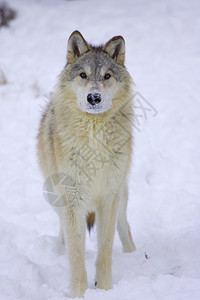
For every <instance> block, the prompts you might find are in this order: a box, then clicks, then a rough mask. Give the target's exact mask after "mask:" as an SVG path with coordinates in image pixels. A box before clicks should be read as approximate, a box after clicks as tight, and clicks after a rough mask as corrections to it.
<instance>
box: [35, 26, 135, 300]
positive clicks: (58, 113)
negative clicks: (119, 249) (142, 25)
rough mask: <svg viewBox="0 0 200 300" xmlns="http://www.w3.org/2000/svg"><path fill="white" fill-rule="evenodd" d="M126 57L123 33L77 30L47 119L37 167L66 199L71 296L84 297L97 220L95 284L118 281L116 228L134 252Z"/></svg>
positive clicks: (59, 209) (63, 229)
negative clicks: (94, 40) (104, 36)
mask: <svg viewBox="0 0 200 300" xmlns="http://www.w3.org/2000/svg"><path fill="white" fill-rule="evenodd" d="M124 60H125V41H124V38H123V37H122V36H115V37H113V38H111V39H110V40H109V41H108V42H107V43H106V44H104V45H100V46H93V45H91V44H89V43H87V42H86V40H85V39H84V38H83V36H82V34H81V33H80V32H79V31H74V32H73V33H72V34H71V36H70V37H69V40H68V45H67V63H66V65H65V67H64V69H63V71H62V72H61V74H60V76H59V79H58V83H57V85H56V87H55V91H54V94H53V95H52V97H51V99H50V101H49V103H48V105H47V107H46V109H45V111H44V113H43V115H42V117H41V122H40V128H39V133H38V147H37V149H38V158H39V165H40V168H41V170H42V173H43V175H44V178H45V179H46V178H51V182H52V181H53V182H54V183H55V191H56V195H58V196H59V199H60V200H59V201H60V202H59V205H52V206H53V207H54V209H55V211H56V213H57V214H58V216H59V220H60V235H61V238H62V240H63V242H64V244H65V245H66V248H67V255H68V258H69V266H70V296H71V297H83V296H84V293H85V291H86V289H87V286H88V285H87V273H86V268H85V261H84V251H85V233H86V227H88V229H89V230H90V229H91V227H92V226H93V225H94V222H96V226H97V245H98V253H97V259H96V276H95V286H96V287H97V288H101V289H105V290H108V289H110V288H111V287H112V274H111V273H112V272H111V268H112V248H113V240H114V234H115V229H116V228H117V231H118V233H119V237H120V240H121V242H122V246H123V251H124V252H132V251H134V250H135V244H134V242H133V239H132V235H131V231H130V227H129V224H128V221H127V215H126V211H127V200H128V187H127V177H128V173H129V168H130V163H131V153H132V142H133V141H132V140H133V138H132V127H133V126H132V120H133V105H132V99H133V91H132V86H133V81H132V78H131V76H130V75H129V73H128V71H127V70H126V68H125V65H124ZM72 195H73V196H72ZM54 196H55V195H54ZM49 201H50V200H49ZM51 203H52V202H51ZM54 204H55V201H54Z"/></svg>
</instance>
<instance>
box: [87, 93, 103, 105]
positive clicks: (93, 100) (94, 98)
mask: <svg viewBox="0 0 200 300" xmlns="http://www.w3.org/2000/svg"><path fill="white" fill-rule="evenodd" d="M87 101H88V102H89V103H90V104H91V105H95V104H98V103H99V102H101V95H100V94H99V93H90V94H88V95H87Z"/></svg>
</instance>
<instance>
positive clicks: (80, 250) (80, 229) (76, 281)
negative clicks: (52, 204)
mask: <svg viewBox="0 0 200 300" xmlns="http://www.w3.org/2000/svg"><path fill="white" fill-rule="evenodd" d="M61 218H62V222H61V224H62V227H63V234H64V240H65V245H66V247H67V248H68V257H69V264H70V273H71V274H70V275H71V286H70V287H71V294H70V296H71V297H83V295H84V293H85V290H86V289H87V274H86V270H85V261H84V253H85V218H84V217H83V214H82V213H81V211H80V210H79V209H78V208H77V207H76V208H73V209H72V208H66V207H65V208H63V210H62V214H61Z"/></svg>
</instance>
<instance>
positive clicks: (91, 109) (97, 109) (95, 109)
mask: <svg viewBox="0 0 200 300" xmlns="http://www.w3.org/2000/svg"><path fill="white" fill-rule="evenodd" d="M87 108H88V109H87V112H88V113H91V114H98V113H101V112H103V111H104V110H103V107H102V105H99V104H95V105H88V107H87Z"/></svg>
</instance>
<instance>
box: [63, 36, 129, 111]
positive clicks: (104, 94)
mask: <svg viewBox="0 0 200 300" xmlns="http://www.w3.org/2000/svg"><path fill="white" fill-rule="evenodd" d="M124 59H125V42H124V39H123V37H121V36H115V37H113V38H112V39H110V40H109V41H108V42H107V43H106V44H105V45H102V46H99V47H94V46H92V45H90V44H88V43H87V42H86V41H85V39H84V38H83V36H82V35H81V33H80V32H79V31H74V32H73V33H72V34H71V36H70V37H69V40H68V47H67V65H66V67H65V69H64V71H63V73H62V83H63V84H64V82H65V81H68V83H69V86H70V89H71V90H72V91H73V93H74V94H75V98H76V102H77V103H76V105H78V107H79V108H80V109H81V110H82V111H84V112H88V113H91V114H98V113H103V112H106V111H107V110H108V109H109V108H110V107H111V105H112V102H113V99H114V98H115V96H116V95H117V93H118V91H119V89H120V87H121V85H122V82H123V83H124V85H126V86H128V84H129V82H130V76H129V74H128V72H127V71H126V69H125V67H124Z"/></svg>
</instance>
